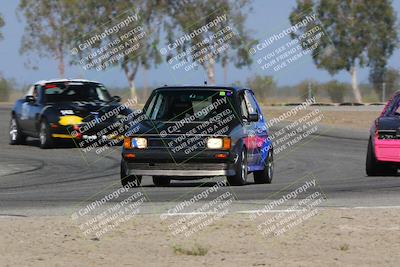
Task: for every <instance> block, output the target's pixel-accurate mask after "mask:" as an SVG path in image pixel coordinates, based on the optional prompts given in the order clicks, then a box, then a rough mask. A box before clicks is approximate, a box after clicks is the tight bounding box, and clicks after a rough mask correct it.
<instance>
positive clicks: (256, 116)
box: [247, 113, 259, 122]
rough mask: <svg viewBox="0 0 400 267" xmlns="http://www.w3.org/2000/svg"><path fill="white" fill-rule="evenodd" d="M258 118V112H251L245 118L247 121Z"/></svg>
mask: <svg viewBox="0 0 400 267" xmlns="http://www.w3.org/2000/svg"><path fill="white" fill-rule="evenodd" d="M258 118H259V116H258V113H252V114H249V117H248V118H247V120H248V121H249V122H250V121H258Z"/></svg>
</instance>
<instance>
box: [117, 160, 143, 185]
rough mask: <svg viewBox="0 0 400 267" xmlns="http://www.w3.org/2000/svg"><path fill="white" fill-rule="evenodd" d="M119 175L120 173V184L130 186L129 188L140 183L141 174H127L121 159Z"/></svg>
mask: <svg viewBox="0 0 400 267" xmlns="http://www.w3.org/2000/svg"><path fill="white" fill-rule="evenodd" d="M120 175H121V184H122V186H123V187H130V188H134V187H139V186H140V184H141V183H142V176H138V175H136V176H135V175H128V173H127V171H126V168H125V163H124V161H123V160H122V161H121V170H120Z"/></svg>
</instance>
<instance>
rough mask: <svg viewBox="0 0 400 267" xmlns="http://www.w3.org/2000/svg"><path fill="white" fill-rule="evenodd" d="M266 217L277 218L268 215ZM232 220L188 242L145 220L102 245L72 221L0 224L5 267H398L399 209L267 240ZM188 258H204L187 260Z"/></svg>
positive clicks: (243, 220) (313, 223)
mask: <svg viewBox="0 0 400 267" xmlns="http://www.w3.org/2000/svg"><path fill="white" fill-rule="evenodd" d="M267 216H271V217H272V216H273V214H272V213H269V214H268V215H267ZM266 218H267V217H263V218H262V217H259V218H257V219H256V221H251V220H250V219H249V216H248V215H245V214H232V215H231V214H229V215H227V216H225V217H223V218H222V219H220V220H218V221H216V222H214V223H213V224H211V225H209V226H207V227H206V228H205V229H203V230H201V231H199V232H197V233H195V234H193V235H192V236H190V237H188V238H185V237H182V236H179V237H177V236H174V235H173V234H172V233H171V231H170V230H169V229H168V225H170V223H171V222H173V221H174V220H177V219H178V217H170V218H168V219H167V220H165V221H162V220H160V217H159V216H157V215H140V216H137V217H134V218H132V219H131V220H129V221H128V222H126V223H124V224H122V225H120V226H118V228H117V229H114V230H113V231H111V232H109V233H107V234H106V235H104V236H103V237H101V238H100V239H96V238H91V237H84V236H83V234H82V232H81V231H80V229H79V228H78V226H77V225H76V224H75V223H74V222H73V221H72V220H71V219H70V218H69V217H57V216H53V217H27V218H20V217H0V227H1V229H2V235H0V251H2V253H0V262H1V263H2V266H110V265H111V266H356V265H357V266H398V263H399V262H400V254H399V253H398V252H399V251H400V243H399V242H398V241H399V240H400V226H399V223H398V222H399V221H400V212H399V209H352V210H340V209H324V210H318V213H317V214H316V215H315V216H314V217H311V218H309V219H307V220H306V221H304V222H302V223H301V224H299V225H297V226H296V227H293V228H292V229H290V230H288V231H287V232H285V233H284V234H282V235H280V236H272V237H269V238H265V237H263V236H262V235H261V234H260V232H259V231H258V230H257V225H258V223H260V222H262V221H263V220H265V219H266ZM188 254H197V256H195V255H188Z"/></svg>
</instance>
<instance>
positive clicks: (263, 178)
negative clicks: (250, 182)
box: [254, 150, 274, 184]
mask: <svg viewBox="0 0 400 267" xmlns="http://www.w3.org/2000/svg"><path fill="white" fill-rule="evenodd" d="M273 175H274V156H273V153H272V150H270V151H269V152H268V157H267V159H266V160H265V162H264V170H262V171H255V172H254V182H255V183H256V184H270V183H271V182H272V177H273Z"/></svg>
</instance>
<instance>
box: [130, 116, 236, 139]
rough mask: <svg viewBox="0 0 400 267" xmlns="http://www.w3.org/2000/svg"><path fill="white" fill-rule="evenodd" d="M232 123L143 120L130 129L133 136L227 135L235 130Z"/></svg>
mask: <svg viewBox="0 0 400 267" xmlns="http://www.w3.org/2000/svg"><path fill="white" fill-rule="evenodd" d="M235 126H236V125H235V124H234V123H229V124H221V125H218V124H216V123H214V124H208V125H206V124H205V123H204V122H198V123H197V122H196V123H193V122H192V123H180V122H162V121H154V120H143V121H141V122H140V123H138V124H136V125H135V126H134V127H132V128H136V129H137V130H136V131H135V134H140V135H160V136H161V137H163V136H168V135H171V136H172V135H184V134H186V135H194V134H202V135H213V134H216V135H229V134H230V133H231V132H232V131H233V130H234V128H235Z"/></svg>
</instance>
